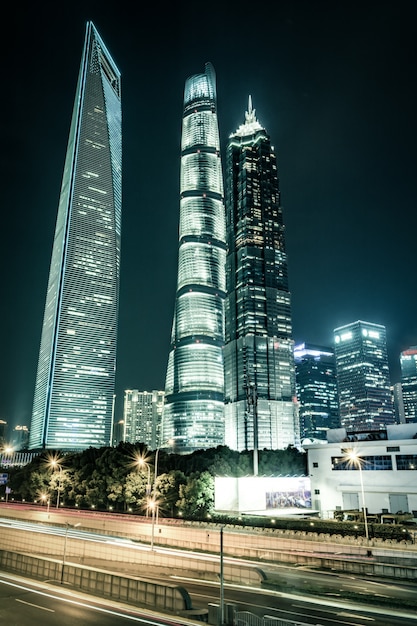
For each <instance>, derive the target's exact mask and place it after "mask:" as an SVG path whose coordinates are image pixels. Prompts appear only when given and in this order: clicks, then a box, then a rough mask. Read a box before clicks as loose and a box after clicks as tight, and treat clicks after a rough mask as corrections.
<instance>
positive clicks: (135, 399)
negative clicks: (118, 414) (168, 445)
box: [123, 389, 165, 450]
mask: <svg viewBox="0 0 417 626" xmlns="http://www.w3.org/2000/svg"><path fill="white" fill-rule="evenodd" d="M164 397H165V392H164V391H138V390H137V389H126V391H125V397H124V408H123V422H124V437H123V441H130V442H131V443H145V444H146V445H147V446H148V448H150V449H151V450H156V449H157V448H159V444H160V434H161V421H162V410H163V407H164Z"/></svg>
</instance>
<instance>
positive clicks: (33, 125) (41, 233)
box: [0, 0, 417, 428]
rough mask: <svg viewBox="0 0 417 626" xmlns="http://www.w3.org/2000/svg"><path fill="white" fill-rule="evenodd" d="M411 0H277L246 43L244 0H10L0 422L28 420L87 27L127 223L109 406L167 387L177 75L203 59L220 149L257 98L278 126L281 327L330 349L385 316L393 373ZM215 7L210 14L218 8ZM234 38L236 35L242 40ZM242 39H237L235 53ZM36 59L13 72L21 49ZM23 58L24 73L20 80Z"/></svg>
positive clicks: (405, 327) (406, 223)
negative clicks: (287, 321)
mask: <svg viewBox="0 0 417 626" xmlns="http://www.w3.org/2000/svg"><path fill="white" fill-rule="evenodd" d="M411 8H412V7H410V5H409V4H407V5H406V4H405V3H402V2H401V1H400V2H398V3H395V4H393V3H390V2H388V1H384V0H383V1H382V2H381V3H379V4H378V10H377V11H375V7H374V6H373V5H370V4H369V5H368V4H365V5H364V6H361V7H360V11H359V9H358V8H357V7H356V6H351V5H349V6H348V5H340V4H339V3H334V2H330V1H329V2H324V1H320V2H317V3H311V2H307V1H303V0H300V2H297V3H292V2H287V1H285V0H284V1H283V2H280V3H276V5H274V6H271V7H269V9H268V16H269V17H268V19H267V20H264V19H263V18H260V19H262V28H254V29H252V32H251V39H250V42H249V41H248V40H247V39H246V38H245V37H244V36H243V34H244V33H246V32H247V30H248V28H249V26H248V15H253V14H254V13H255V12H254V7H253V4H252V3H251V4H249V3H248V2H245V1H243V3H242V2H239V3H237V2H233V0H232V2H230V3H227V5H224V3H222V4H220V3H216V2H213V3H212V4H211V5H210V11H206V10H205V8H204V7H203V6H199V5H193V6H192V7H191V8H190V7H185V6H184V7H174V6H172V7H168V8H167V9H166V11H164V12H162V13H161V11H160V10H159V9H158V8H157V7H156V6H155V7H148V8H147V14H146V15H147V18H146V20H143V21H141V22H138V20H137V19H135V16H134V9H133V6H128V5H127V4H126V5H124V3H123V2H122V3H121V4H120V3H119V4H117V5H114V3H111V4H110V3H107V2H106V1H104V2H103V3H101V4H100V6H96V5H95V3H92V2H90V1H89V0H86V1H85V2H84V3H83V4H82V5H81V4H79V5H63V6H62V7H60V11H59V14H58V12H55V13H54V12H51V11H50V8H49V7H47V6H46V5H45V6H43V5H28V6H25V7H24V10H22V8H21V7H20V6H19V5H12V6H11V7H10V16H9V17H8V20H9V21H8V23H9V24H10V27H11V28H12V29H13V32H14V37H13V38H12V41H11V42H9V43H8V44H7V46H6V50H5V53H6V54H5V63H6V66H7V67H8V68H9V71H8V94H9V95H10V98H7V99H3V101H2V103H1V105H0V106H1V107H2V119H3V120H4V121H5V123H4V125H3V138H4V144H3V145H4V149H3V150H2V159H3V167H2V170H1V172H2V177H3V178H2V182H3V184H2V192H3V196H2V203H3V206H4V222H3V228H2V235H3V237H2V245H1V246H0V263H1V267H2V268H3V272H2V281H1V286H2V298H1V308H0V315H1V318H0V319H1V329H2V330H3V336H2V339H3V342H2V345H3V359H2V362H1V374H0V419H2V420H5V421H7V422H8V424H9V427H10V428H13V426H14V425H16V424H26V425H29V422H30V415H31V410H32V401H33V393H34V388H35V379H36V364H37V358H38V352H39V343H40V331H41V326H42V316H43V309H44V304H45V293H46V289H47V280H48V269H49V265H50V261H51V251H52V241H53V235H54V227H55V220H56V208H57V203H58V199H59V192H60V183H61V180H62V173H63V167H64V157H65V146H66V143H67V140H68V133H69V124H70V118H71V110H72V106H73V98H74V91H75V87H76V82H77V75H78V70H79V56H80V49H81V47H82V41H83V34H84V31H85V24H86V22H87V21H88V20H92V21H93V22H94V23H95V25H96V26H97V29H98V31H99V32H100V34H101V36H102V37H103V39H104V41H105V42H106V44H107V45H108V47H109V49H110V50H111V51H112V55H113V57H114V59H115V62H116V63H117V66H118V67H119V68H120V71H121V72H122V76H123V103H124V105H123V137H124V140H123V180H124V182H123V220H122V255H121V291H120V318H119V320H120V323H119V338H118V349H117V372H116V394H117V395H116V419H117V418H119V419H121V418H122V416H123V395H124V390H125V389H129V388H130V389H135V388H138V389H148V390H151V389H161V388H163V387H164V382H165V373H166V367H167V360H168V353H169V348H170V334H171V326H172V316H173V310H174V301H175V290H176V278H177V263H178V256H177V255H178V218H179V212H178V190H179V155H180V134H181V111H182V98H183V87H184V80H185V79H186V77H187V76H189V75H191V74H192V73H193V72H195V68H199V67H202V66H203V65H204V63H205V62H206V61H210V62H212V63H213V66H214V67H215V68H216V78H217V91H218V96H219V97H218V115H219V127H220V145H221V148H222V150H223V149H224V147H225V145H226V143H227V140H228V137H229V135H230V133H232V132H234V130H235V129H236V128H237V126H238V124H239V123H240V122H241V116H242V110H243V109H244V107H245V106H246V103H247V100H248V96H249V95H252V97H253V99H254V102H255V103H256V108H257V112H258V117H259V121H260V123H261V124H262V125H264V126H265V128H267V129H268V132H269V134H270V136H271V137H272V138H273V143H274V147H275V151H276V154H277V157H278V163H279V177H280V182H281V193H282V206H283V211H284V216H285V225H286V244H287V254H288V272H289V284H290V291H291V298H292V320H293V334H294V340H295V341H296V342H297V343H300V342H304V341H305V342H309V343H313V344H317V345H324V346H326V345H329V346H332V333H333V329H334V328H336V327H339V326H343V325H344V324H348V323H350V322H351V321H352V320H355V319H369V320H372V321H374V322H375V323H379V324H382V325H384V326H385V328H386V332H387V347H388V358H389V364H390V373H391V382H393V383H394V382H398V381H399V380H400V360H399V359H400V353H401V352H402V351H404V350H406V349H408V348H409V347H410V346H414V345H416V344H417V318H416V316H415V310H416V305H417V290H416V289H415V288H414V275H415V271H414V268H415V266H416V259H415V241H414V240H415V233H416V232H417V211H416V210H415V171H416V169H417V154H416V150H415V144H416V141H417V119H416V116H415V99H416V89H417V87H416V85H415V81H413V80H411V79H410V77H411V76H412V75H413V71H414V67H415V65H416V61H417V58H416V56H417V53H416V48H415V45H414V41H415V37H416V25H415V20H414V19H413V16H412V11H411ZM219 15H221V19H219ZM243 44H245V45H243ZM238 51H240V52H238ZM28 59H30V64H31V67H36V68H39V71H37V72H33V71H26V70H24V68H27V60H28ZM23 72H24V80H23V79H22V76H23Z"/></svg>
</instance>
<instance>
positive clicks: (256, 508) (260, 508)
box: [214, 476, 311, 515]
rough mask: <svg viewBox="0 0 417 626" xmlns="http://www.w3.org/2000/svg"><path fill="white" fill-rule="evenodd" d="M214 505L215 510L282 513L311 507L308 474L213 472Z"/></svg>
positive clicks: (299, 511)
mask: <svg viewBox="0 0 417 626" xmlns="http://www.w3.org/2000/svg"><path fill="white" fill-rule="evenodd" d="M214 508H215V510H216V511H218V512H222V511H223V512H235V513H236V512H237V513H244V512H251V513H265V514H267V515H268V514H270V513H272V512H273V511H275V512H280V513H283V514H285V512H287V513H292V512H294V511H295V510H296V511H295V512H298V513H301V511H303V510H304V511H305V510H307V509H311V481H310V478H309V477H308V476H276V477H271V476H268V477H263V476H262V477H259V476H244V477H242V478H230V477H227V478H226V477H222V476H216V478H215V483H214Z"/></svg>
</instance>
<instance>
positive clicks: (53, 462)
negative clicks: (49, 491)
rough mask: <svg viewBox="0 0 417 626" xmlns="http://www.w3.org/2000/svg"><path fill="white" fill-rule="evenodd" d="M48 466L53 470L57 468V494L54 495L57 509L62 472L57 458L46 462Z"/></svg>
mask: <svg viewBox="0 0 417 626" xmlns="http://www.w3.org/2000/svg"><path fill="white" fill-rule="evenodd" d="M48 467H50V468H51V469H52V470H53V471H55V470H56V469H58V470H59V476H58V489H57V496H56V508H57V509H59V496H60V493H61V484H62V474H63V469H62V465H61V463H60V460H59V459H56V458H53V459H51V460H50V461H49V462H48Z"/></svg>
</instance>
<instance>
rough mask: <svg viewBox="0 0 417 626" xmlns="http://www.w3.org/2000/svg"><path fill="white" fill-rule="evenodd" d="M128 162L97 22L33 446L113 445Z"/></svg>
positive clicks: (73, 154) (84, 73)
mask: <svg viewBox="0 0 417 626" xmlns="http://www.w3.org/2000/svg"><path fill="white" fill-rule="evenodd" d="M121 159H122V143H121V94H120V72H119V70H118V69H117V67H116V65H115V63H114V61H113V59H112V57H111V56H110V54H109V52H108V50H107V48H106V46H105V44H104V42H103V40H102V39H101V37H100V36H99V34H98V32H97V30H96V29H95V27H94V25H93V24H92V23H91V22H89V23H88V24H87V28H86V36H85V44H84V50H83V56H82V61H81V68H80V74H79V79H78V85H77V91H76V97H75V104H74V110H73V116H72V122H71V128H70V135H69V142H68V148H67V154H66V160H65V166H64V174H63V180H62V187H61V195H60V201H59V208H58V217H57V223H56V229H55V238H54V243H53V250H52V261H51V267H50V274H49V283H48V289H47V297H46V306H45V313H44V320H43V328H42V337H41V346H40V353H39V361H38V369H37V377H36V388H35V396H34V404H33V413H32V422H31V429H30V443H29V447H30V448H31V449H37V448H49V449H60V450H80V449H85V448H88V447H90V446H94V447H100V446H107V445H110V443H111V434H112V432H111V431H112V423H113V405H114V383H115V371H116V341H117V320H118V301H119V274H120V233H121V195H122V169H121V168H122V163H121Z"/></svg>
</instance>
